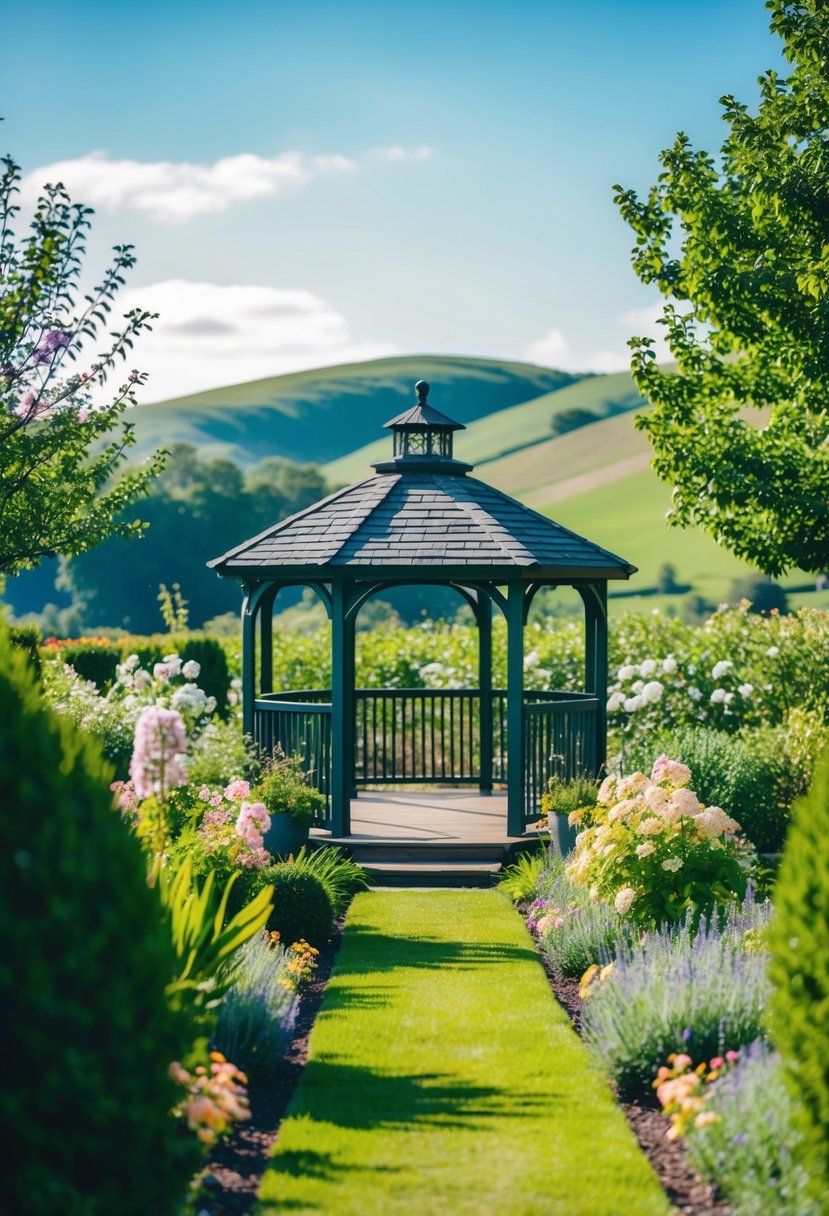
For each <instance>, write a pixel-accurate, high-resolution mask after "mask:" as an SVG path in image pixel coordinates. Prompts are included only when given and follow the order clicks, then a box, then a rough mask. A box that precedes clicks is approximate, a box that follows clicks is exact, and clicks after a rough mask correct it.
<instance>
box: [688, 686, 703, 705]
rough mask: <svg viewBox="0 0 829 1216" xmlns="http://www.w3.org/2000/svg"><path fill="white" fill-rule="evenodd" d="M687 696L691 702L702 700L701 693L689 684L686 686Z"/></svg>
mask: <svg viewBox="0 0 829 1216" xmlns="http://www.w3.org/2000/svg"><path fill="white" fill-rule="evenodd" d="M688 696H689V697H690V698H691V700H692V701H701V700H702V693H701V692H700V690H699V689H698V688H697V687H696V686H695V685H693V684H690V685H689V686H688Z"/></svg>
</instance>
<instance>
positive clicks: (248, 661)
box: [242, 583, 256, 736]
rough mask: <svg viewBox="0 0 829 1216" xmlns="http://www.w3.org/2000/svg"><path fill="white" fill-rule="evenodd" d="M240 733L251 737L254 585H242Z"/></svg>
mask: <svg viewBox="0 0 829 1216" xmlns="http://www.w3.org/2000/svg"><path fill="white" fill-rule="evenodd" d="M242 586H243V589H244V592H245V598H244V601H243V603H242V732H243V734H246V735H251V736H252V735H253V704H254V701H255V700H256V602H255V595H256V584H255V583H243V584H242Z"/></svg>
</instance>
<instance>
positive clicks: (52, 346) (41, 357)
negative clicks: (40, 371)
mask: <svg viewBox="0 0 829 1216" xmlns="http://www.w3.org/2000/svg"><path fill="white" fill-rule="evenodd" d="M68 345H69V334H66V333H64V332H63V330H62V329H50V330H49V332H48V333H47V334H45V335H44V337H43V340H42V341H41V343H40V345H39V346H38V348H37V350H36V351H35V354H34V362H35V363H36V364H37V363H48V362H49V360H50V359H51V358H52V356H53V355H54V354H55V352H56V351H59V350H61V349H62V348H63V347H64V346H68Z"/></svg>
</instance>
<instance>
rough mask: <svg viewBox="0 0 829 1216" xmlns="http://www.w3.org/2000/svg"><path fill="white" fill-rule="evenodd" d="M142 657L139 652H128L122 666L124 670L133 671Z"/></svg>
mask: <svg viewBox="0 0 829 1216" xmlns="http://www.w3.org/2000/svg"><path fill="white" fill-rule="evenodd" d="M139 662H140V659H139V658H138V655H137V654H128V655H127V657H126V658H125V659H124V661H123V663H122V664H121V666H122V667H123V669H124V671H133V670H134V669H135V668H136V667H137V666H138V664H139Z"/></svg>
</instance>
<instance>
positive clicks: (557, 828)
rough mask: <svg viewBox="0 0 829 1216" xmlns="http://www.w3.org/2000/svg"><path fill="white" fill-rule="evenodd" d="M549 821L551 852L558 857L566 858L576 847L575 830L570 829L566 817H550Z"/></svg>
mask: <svg viewBox="0 0 829 1216" xmlns="http://www.w3.org/2000/svg"><path fill="white" fill-rule="evenodd" d="M550 820H551V821H552V822H551V823H550V835H551V836H552V838H553V852H554V853H555V852H557V853H558V854H559V856H560V857H566V856H567V854H568V853H572V851H573V849H574V848H575V847H576V829H575V828H572V827H570V824H569V823H568V822H567V816H566V815H551V816H550Z"/></svg>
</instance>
